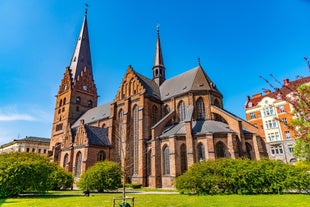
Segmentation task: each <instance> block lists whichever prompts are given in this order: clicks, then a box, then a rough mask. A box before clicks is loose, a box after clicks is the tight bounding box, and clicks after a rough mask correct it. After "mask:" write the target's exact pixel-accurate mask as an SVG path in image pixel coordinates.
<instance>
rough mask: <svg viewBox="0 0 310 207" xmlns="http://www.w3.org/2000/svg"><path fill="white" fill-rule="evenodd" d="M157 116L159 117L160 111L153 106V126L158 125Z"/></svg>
mask: <svg viewBox="0 0 310 207" xmlns="http://www.w3.org/2000/svg"><path fill="white" fill-rule="evenodd" d="M157 115H158V109H157V107H156V106H155V105H153V106H152V125H154V124H156V123H157Z"/></svg>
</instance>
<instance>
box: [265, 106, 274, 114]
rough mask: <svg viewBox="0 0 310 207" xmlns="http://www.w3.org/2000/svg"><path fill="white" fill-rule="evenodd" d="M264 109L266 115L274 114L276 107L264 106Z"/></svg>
mask: <svg viewBox="0 0 310 207" xmlns="http://www.w3.org/2000/svg"><path fill="white" fill-rule="evenodd" d="M263 110H264V116H270V115H274V109H273V107H272V106H271V107H267V108H264V109H263Z"/></svg>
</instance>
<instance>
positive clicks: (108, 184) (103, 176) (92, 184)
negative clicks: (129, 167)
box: [77, 161, 122, 192]
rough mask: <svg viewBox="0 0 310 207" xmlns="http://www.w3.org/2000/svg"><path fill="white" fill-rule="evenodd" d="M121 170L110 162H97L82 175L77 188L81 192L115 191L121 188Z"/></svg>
mask: <svg viewBox="0 0 310 207" xmlns="http://www.w3.org/2000/svg"><path fill="white" fill-rule="evenodd" d="M121 178H122V170H121V168H120V166H119V164H117V163H115V162H111V161H101V162H97V163H96V164H95V165H93V166H92V167H90V168H89V169H87V170H86V171H85V173H83V174H82V176H81V178H80V181H79V182H78V183H77V184H78V187H79V188H81V189H83V190H97V191H98V192H103V191H104V190H115V189H117V188H119V187H120V186H121Z"/></svg>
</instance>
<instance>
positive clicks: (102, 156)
mask: <svg viewBox="0 0 310 207" xmlns="http://www.w3.org/2000/svg"><path fill="white" fill-rule="evenodd" d="M104 160H105V153H104V151H100V152H98V155H97V161H104Z"/></svg>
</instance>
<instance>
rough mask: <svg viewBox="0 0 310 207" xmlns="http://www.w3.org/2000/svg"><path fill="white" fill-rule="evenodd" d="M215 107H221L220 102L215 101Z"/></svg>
mask: <svg viewBox="0 0 310 207" xmlns="http://www.w3.org/2000/svg"><path fill="white" fill-rule="evenodd" d="M214 105H215V106H217V107H220V102H219V100H217V99H215V100H214Z"/></svg>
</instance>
